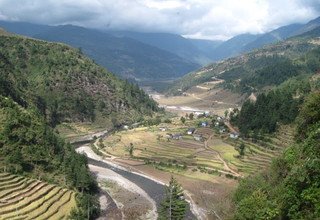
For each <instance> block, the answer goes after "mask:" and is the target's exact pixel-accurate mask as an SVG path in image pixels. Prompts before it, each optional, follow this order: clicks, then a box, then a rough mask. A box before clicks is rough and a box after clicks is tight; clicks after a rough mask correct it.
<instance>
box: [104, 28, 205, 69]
mask: <svg viewBox="0 0 320 220" xmlns="http://www.w3.org/2000/svg"><path fill="white" fill-rule="evenodd" d="M108 33H110V34H113V35H115V36H118V37H128V38H132V39H135V40H138V41H140V42H142V43H145V44H148V45H151V46H154V47H157V48H160V49H163V50H166V51H168V52H171V53H174V54H176V55H178V56H180V57H182V58H184V59H186V60H190V61H192V62H194V63H198V64H200V65H205V64H208V63H209V62H210V61H211V59H210V57H209V56H207V54H206V53H205V52H203V51H202V50H201V49H199V48H198V46H196V45H195V44H194V43H193V42H192V41H191V40H189V39H186V38H184V37H182V36H180V35H176V34H168V33H139V32H131V31H114V32H108Z"/></svg>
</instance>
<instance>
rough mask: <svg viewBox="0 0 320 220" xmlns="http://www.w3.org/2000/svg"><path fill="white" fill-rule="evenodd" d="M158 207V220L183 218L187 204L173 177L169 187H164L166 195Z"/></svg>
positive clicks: (179, 186) (180, 188) (178, 219)
mask: <svg viewBox="0 0 320 220" xmlns="http://www.w3.org/2000/svg"><path fill="white" fill-rule="evenodd" d="M160 206H161V207H160V212H159V219H160V220H167V219H170V220H180V219H183V218H184V217H185V214H186V210H187V202H186V200H185V199H184V195H183V189H182V187H181V185H180V184H179V183H178V182H177V180H176V179H175V178H174V177H173V176H171V180H170V182H169V186H166V195H165V198H164V200H163V201H162V202H161V204H160Z"/></svg>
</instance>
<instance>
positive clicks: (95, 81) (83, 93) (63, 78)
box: [0, 36, 158, 126]
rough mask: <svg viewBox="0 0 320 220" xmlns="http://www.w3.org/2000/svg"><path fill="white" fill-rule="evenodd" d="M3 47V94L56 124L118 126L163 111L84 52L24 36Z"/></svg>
mask: <svg viewBox="0 0 320 220" xmlns="http://www.w3.org/2000/svg"><path fill="white" fill-rule="evenodd" d="M0 45H1V51H0V68H1V75H0V95H3V96H5V97H11V98H12V99H13V100H14V101H15V102H17V103H18V104H20V105H21V106H24V107H28V106H35V107H36V108H37V109H38V111H40V112H41V113H42V115H43V116H44V117H45V118H46V120H47V121H48V123H49V124H50V125H52V126H55V125H57V124H58V123H61V122H83V121H86V122H88V121H92V122H96V121H99V122H103V121H105V122H106V123H111V122H112V123H113V125H114V126H117V125H119V124H121V123H123V122H128V121H134V120H136V119H137V118H141V116H143V115H150V114H152V113H153V112H154V111H157V110H158V107H157V104H156V103H155V102H154V101H153V100H151V99H149V96H148V95H147V94H145V93H144V92H143V91H142V90H141V89H140V88H139V87H138V86H136V85H133V84H130V83H128V82H126V81H123V80H120V79H118V78H117V77H116V76H114V75H113V74H112V73H110V72H108V71H106V70H105V69H104V68H102V67H100V66H98V65H97V64H95V63H94V62H93V61H92V60H91V59H89V58H87V57H85V56H84V55H83V54H82V53H81V51H80V50H79V49H73V48H71V47H69V46H67V45H64V44H58V43H50V42H45V41H40V40H35V39H28V38H25V37H20V36H9V37H8V36H0Z"/></svg>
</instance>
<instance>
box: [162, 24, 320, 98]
mask: <svg viewBox="0 0 320 220" xmlns="http://www.w3.org/2000/svg"><path fill="white" fill-rule="evenodd" d="M319 36H320V31H319V29H318V28H316V29H314V30H312V31H309V32H307V33H304V34H302V35H298V36H295V37H292V38H289V39H287V40H285V41H281V42H278V43H276V44H271V45H269V46H265V47H263V48H261V49H257V50H254V51H252V52H250V53H247V54H243V55H239V56H237V57H233V58H229V59H226V60H223V61H220V62H218V63H213V64H210V65H208V66H206V67H203V68H201V69H199V70H197V71H194V72H192V73H189V74H187V75H185V76H184V77H182V78H181V79H179V80H177V81H176V82H175V83H173V84H172V85H171V88H170V89H169V90H168V92H169V93H171V94H181V93H183V92H185V91H186V90H188V89H190V88H191V87H193V86H196V85H199V84H201V83H205V82H210V81H214V80H217V79H219V80H222V81H224V83H223V84H221V86H223V87H224V88H227V89H230V90H233V91H235V92H238V93H251V92H256V91H261V90H264V89H267V88H270V87H273V86H275V85H279V84H281V83H283V82H285V81H287V80H289V79H291V78H294V77H298V76H302V78H304V76H306V77H308V76H310V75H312V74H315V73H316V72H317V71H318V70H319V68H320V62H319V60H320V54H319V43H320V41H319Z"/></svg>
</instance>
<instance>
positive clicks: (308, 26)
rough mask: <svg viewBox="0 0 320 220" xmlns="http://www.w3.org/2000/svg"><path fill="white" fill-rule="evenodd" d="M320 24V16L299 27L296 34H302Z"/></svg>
mask: <svg viewBox="0 0 320 220" xmlns="http://www.w3.org/2000/svg"><path fill="white" fill-rule="evenodd" d="M319 26H320V17H318V18H316V19H313V20H311V21H309V22H308V23H306V24H305V25H303V26H302V27H301V28H299V29H298V30H297V31H296V33H295V34H294V35H301V34H303V33H306V32H309V31H311V30H313V29H315V28H317V27H319Z"/></svg>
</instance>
